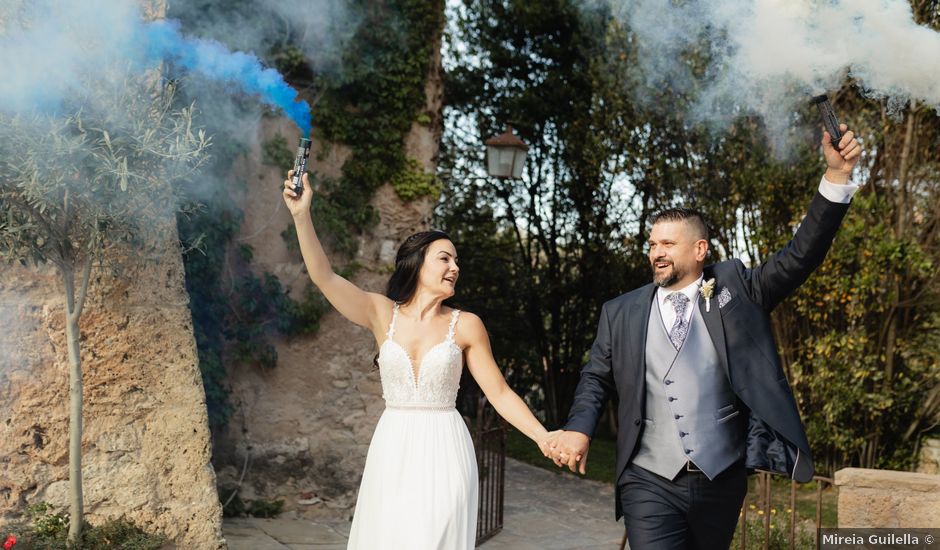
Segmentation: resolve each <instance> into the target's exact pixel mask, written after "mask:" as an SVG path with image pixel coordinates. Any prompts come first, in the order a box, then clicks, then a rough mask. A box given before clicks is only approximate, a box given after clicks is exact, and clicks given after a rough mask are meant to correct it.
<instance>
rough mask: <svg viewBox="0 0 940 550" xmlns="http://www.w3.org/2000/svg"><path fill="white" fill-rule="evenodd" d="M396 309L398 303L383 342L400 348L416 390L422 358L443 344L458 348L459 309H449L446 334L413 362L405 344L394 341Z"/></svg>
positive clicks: (422, 365)
mask: <svg viewBox="0 0 940 550" xmlns="http://www.w3.org/2000/svg"><path fill="white" fill-rule="evenodd" d="M398 310H399V304H398V303H396V304H395V306H394V308H393V311H392V322H391V323H390V324H389V327H388V333H387V334H386V338H385V342H391V343H393V344H395V345H396V346H398V349H400V350H401V352H402V354H403V355H404V356H405V358H406V359H407V360H408V370H409V371H410V372H411V381H412V383H413V384H414V385H413V389H414V390H415V391H418V383H419V382H420V381H421V373H422V372H423V371H424V360H425V359H427V358H428V355H430V354H431V352H433V351H434V350H436V349H437V348H439V347H441V346H443V345H445V344H451V345H452V346H454V347H455V348H457V350H458V351H459V350H460V348H459V347H458V346H457V344H456V343H455V342H454V327H455V326H456V324H457V315H459V314H460V310H458V309H454V310H453V311H451V318H450V323H449V324H448V326H447V335H446V336H444V340H443V341H442V342H438V343H436V344H434V345H433V346H431V347H430V348H428V349H427V351H425V352H424V356H423V357H421V361H420V362H418V363H415V361H414V359H412V357H411V354H410V353H408V350H407V349H405V346H403V345H401V344H399V343H398V342H396V341H395V322H396V321H397V320H398ZM385 342H383V343H382V345H383V346H384V345H385Z"/></svg>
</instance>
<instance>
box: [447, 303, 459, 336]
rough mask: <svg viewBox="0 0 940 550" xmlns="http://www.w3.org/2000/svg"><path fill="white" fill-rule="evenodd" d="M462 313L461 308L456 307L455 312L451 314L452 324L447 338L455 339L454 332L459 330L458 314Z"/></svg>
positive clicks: (448, 329)
mask: <svg viewBox="0 0 940 550" xmlns="http://www.w3.org/2000/svg"><path fill="white" fill-rule="evenodd" d="M458 315H460V310H459V309H455V310H454V312H453V313H451V314H450V326H449V327H448V328H447V340H449V341H451V342H453V341H454V333H456V332H457V316H458Z"/></svg>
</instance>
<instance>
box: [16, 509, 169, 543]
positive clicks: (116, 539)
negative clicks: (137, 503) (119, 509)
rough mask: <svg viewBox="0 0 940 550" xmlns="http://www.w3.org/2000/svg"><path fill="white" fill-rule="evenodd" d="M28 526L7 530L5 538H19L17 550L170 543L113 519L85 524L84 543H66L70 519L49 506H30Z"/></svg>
mask: <svg viewBox="0 0 940 550" xmlns="http://www.w3.org/2000/svg"><path fill="white" fill-rule="evenodd" d="M26 513H27V515H28V517H29V521H28V523H25V524H14V525H8V526H6V527H5V530H4V535H6V534H12V535H14V536H16V538H17V542H16V547H15V548H16V549H17V550H105V549H113V548H120V549H122V550H157V549H159V548H161V547H163V545H164V544H165V543H166V542H167V539H166V537H164V536H162V535H155V534H150V533H147V532H145V531H143V530H142V529H140V528H138V527H137V526H135V525H134V524H133V523H131V522H129V521H127V520H125V519H113V520H109V521H106V522H105V523H103V524H101V525H98V526H92V525H89V524H88V523H84V527H83V529H82V536H81V542H80V543H79V544H69V543H68V542H67V536H68V526H69V518H68V516H65V515H62V514H56V513H54V512H52V511H51V507H50V506H49V505H48V504H45V503H40V504H34V505H32V506H29V507H28V508H27V510H26Z"/></svg>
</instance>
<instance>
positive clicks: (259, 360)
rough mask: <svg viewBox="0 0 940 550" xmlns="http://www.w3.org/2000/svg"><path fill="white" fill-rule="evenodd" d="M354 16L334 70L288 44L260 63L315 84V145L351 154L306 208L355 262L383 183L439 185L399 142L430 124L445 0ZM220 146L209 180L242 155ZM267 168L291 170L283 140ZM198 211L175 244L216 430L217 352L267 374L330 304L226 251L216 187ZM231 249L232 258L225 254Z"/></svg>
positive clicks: (222, 392) (231, 211) (221, 417)
mask: <svg viewBox="0 0 940 550" xmlns="http://www.w3.org/2000/svg"><path fill="white" fill-rule="evenodd" d="M350 9H352V10H356V11H357V12H358V15H359V16H360V17H359V20H360V26H359V29H358V31H357V32H356V34H355V35H354V37H353V38H352V40H351V41H350V43H349V45H348V48H347V49H346V50H345V52H344V53H343V59H342V64H341V66H342V70H341V71H339V72H336V73H329V74H323V75H311V74H310V71H309V69H308V68H307V60H305V59H303V56H302V54H300V53H299V50H298V49H297V48H293V47H290V45H287V46H285V45H279V46H277V47H276V48H273V49H272V50H271V51H270V52H268V56H267V57H268V61H269V62H270V63H272V64H274V65H275V66H276V67H277V68H278V69H279V70H280V71H281V72H282V73H283V74H285V75H287V78H288V80H291V79H292V77H293V76H296V77H297V78H301V79H307V78H311V77H312V79H313V81H314V84H315V86H314V87H315V88H318V89H319V90H320V94H319V96H320V99H319V100H318V101H317V102H316V103H315V105H314V112H313V127H314V134H315V137H316V138H318V139H320V140H323V141H325V142H329V143H338V144H343V145H346V146H348V147H349V148H350V149H351V155H350V157H349V158H348V159H347V161H346V162H345V164H344V165H343V168H342V172H341V175H340V177H338V178H332V179H328V178H321V179H320V180H319V181H318V182H317V184H318V200H315V201H314V203H313V215H314V220H315V223H316V225H317V230H318V233H320V234H321V235H322V236H323V237H324V239H325V240H327V241H329V243H330V245H331V247H332V249H333V250H334V251H335V252H338V253H341V254H344V255H346V256H347V257H350V258H351V257H352V256H353V255H354V254H355V252H356V249H357V241H356V238H355V235H356V234H357V233H359V232H361V231H363V230H365V229H368V228H369V227H371V226H372V225H374V223H375V222H376V221H377V214H376V212H374V211H373V209H372V208H371V206H370V205H369V202H370V200H371V198H372V195H373V193H374V192H375V190H376V189H377V188H379V187H380V186H381V185H383V184H385V183H388V182H390V183H392V185H393V187H394V188H395V190H396V192H397V193H398V194H399V196H400V197H401V198H402V199H403V200H406V201H407V200H414V199H416V198H418V197H421V196H432V197H436V196H437V195H438V194H439V193H440V185H439V183H438V180H437V178H436V177H435V176H434V175H433V174H426V173H425V172H424V170H423V168H422V167H421V166H420V164H419V163H418V161H416V160H415V159H413V158H409V157H407V155H406V153H405V151H404V140H405V137H406V136H407V135H408V133H409V131H410V130H411V128H412V124H413V123H415V122H417V123H419V124H425V125H427V124H430V123H431V122H432V121H433V118H432V115H431V114H430V113H427V112H426V111H424V108H425V102H426V99H425V86H426V81H427V77H428V72H429V69H430V63H431V60H432V59H433V58H434V56H435V54H436V52H435V51H434V48H436V47H437V46H438V44H439V42H438V40H437V37H439V36H440V32H441V29H442V27H443V23H444V21H443V17H444V6H443V0H431V1H427V0H424V1H420V0H391V1H389V2H384V3H380V2H375V1H374V0H371V1H370V0H355V1H354V2H353V6H351V8H350ZM209 130H210V133H212V132H211V130H212V129H211V128H209ZM223 147H227V149H224V150H218V149H217V150H215V151H214V152H213V153H214V157H215V161H214V166H212V167H210V168H209V171H210V172H212V173H225V172H226V170H225V168H226V167H227V166H231V163H232V161H233V160H234V158H235V157H237V156H238V155H240V154H243V153H244V149H240V148H238V147H237V146H231V145H228V146H223ZM262 161H263V162H265V163H266V164H270V165H274V166H278V167H279V168H282V169H286V168H289V167H290V166H291V165H292V163H293V151H292V148H291V147H290V145H289V144H288V143H287V140H286V139H285V138H284V137H283V136H275V137H274V138H273V139H271V140H268V141H267V142H265V143H264V144H262ZM278 184H280V182H278ZM241 185H244V183H241ZM198 202H199V203H200V209H199V212H198V213H196V214H194V215H189V216H185V217H183V216H181V217H180V218H179V220H178V224H179V231H180V238H181V240H182V241H183V242H184V243H187V250H186V251H185V252H184V255H183V260H184V265H185V270H186V287H187V291H188V292H189V295H190V309H191V311H192V314H193V324H194V332H195V336H196V343H197V347H198V350H199V363H200V370H201V371H202V376H203V383H204V386H205V390H206V401H207V406H208V409H209V421H210V427H212V429H213V431H214V432H218V431H219V430H220V429H222V428H224V426H225V424H226V422H227V421H228V418H229V417H230V415H231V412H232V410H231V405H230V404H229V403H228V389H227V385H226V371H225V368H224V363H223V360H224V358H225V356H224V355H223V353H224V352H225V351H226V350H231V351H233V352H234V356H235V358H236V359H237V360H239V361H241V362H248V363H254V364H257V365H259V366H261V367H263V368H271V367H274V366H275V365H276V363H277V354H276V352H275V349H274V347H273V345H272V344H271V337H272V336H274V335H282V336H291V335H294V334H299V333H306V334H310V333H315V332H316V330H317V329H318V327H319V319H320V317H321V316H322V314H323V313H324V312H325V311H326V310H327V308H328V306H327V303H326V301H325V300H324V299H323V297H322V295H320V294H319V293H318V292H317V291H316V290H314V289H313V288H308V289H307V290H306V291H305V292H304V295H303V296H302V297H300V299H293V298H291V297H290V296H288V295H287V293H286V292H285V290H284V289H283V287H282V285H281V283H280V281H279V280H278V279H277V277H275V276H274V275H271V274H269V273H265V274H263V275H262V276H261V277H258V276H255V275H254V274H253V273H252V272H251V270H250V269H249V266H250V263H251V260H252V250H251V248H250V247H248V246H244V245H242V246H238V247H237V248H234V249H233V241H234V238H235V236H236V235H237V234H238V231H239V228H240V225H241V222H242V212H241V210H239V208H238V207H237V206H236V205H235V204H233V203H232V201H231V199H230V198H229V191H228V190H225V189H222V186H218V188H217V189H216V191H215V192H214V193H213V194H212V195H211V196H210V197H209V198H208V199H205V198H203V199H201V200H199V201H198ZM282 236H283V237H284V239H285V241H287V245H288V248H289V249H290V248H291V247H292V245H293V246H294V247H296V235H295V234H294V231H293V227H288V228H287V229H286V230H285V231H284V232H283V233H282ZM232 250H234V251H235V252H236V253H235V254H233V255H231V256H226V254H227V253H228V254H231V251H232ZM358 267H359V266H358V264H356V263H355V262H350V263H349V264H348V265H347V266H345V267H343V268H341V269H340V271H342V272H344V273H346V274H347V275H348V274H351V273H353V272H355V270H356V269H358ZM226 270H228V272H226Z"/></svg>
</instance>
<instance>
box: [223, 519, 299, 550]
mask: <svg viewBox="0 0 940 550" xmlns="http://www.w3.org/2000/svg"><path fill="white" fill-rule="evenodd" d="M226 521H227V520H226ZM222 536H224V537H225V541H226V542H227V543H228V548H229V550H290V549H289V548H288V547H287V546H284V545H283V544H281V543H279V542H278V541H276V540H274V539H273V538H271V537H269V536H268V535H266V534H264V532H262V531H260V530H255V532H253V533H251V534H246V535H229V534H228V530H227V529H225V528H223V529H222Z"/></svg>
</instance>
